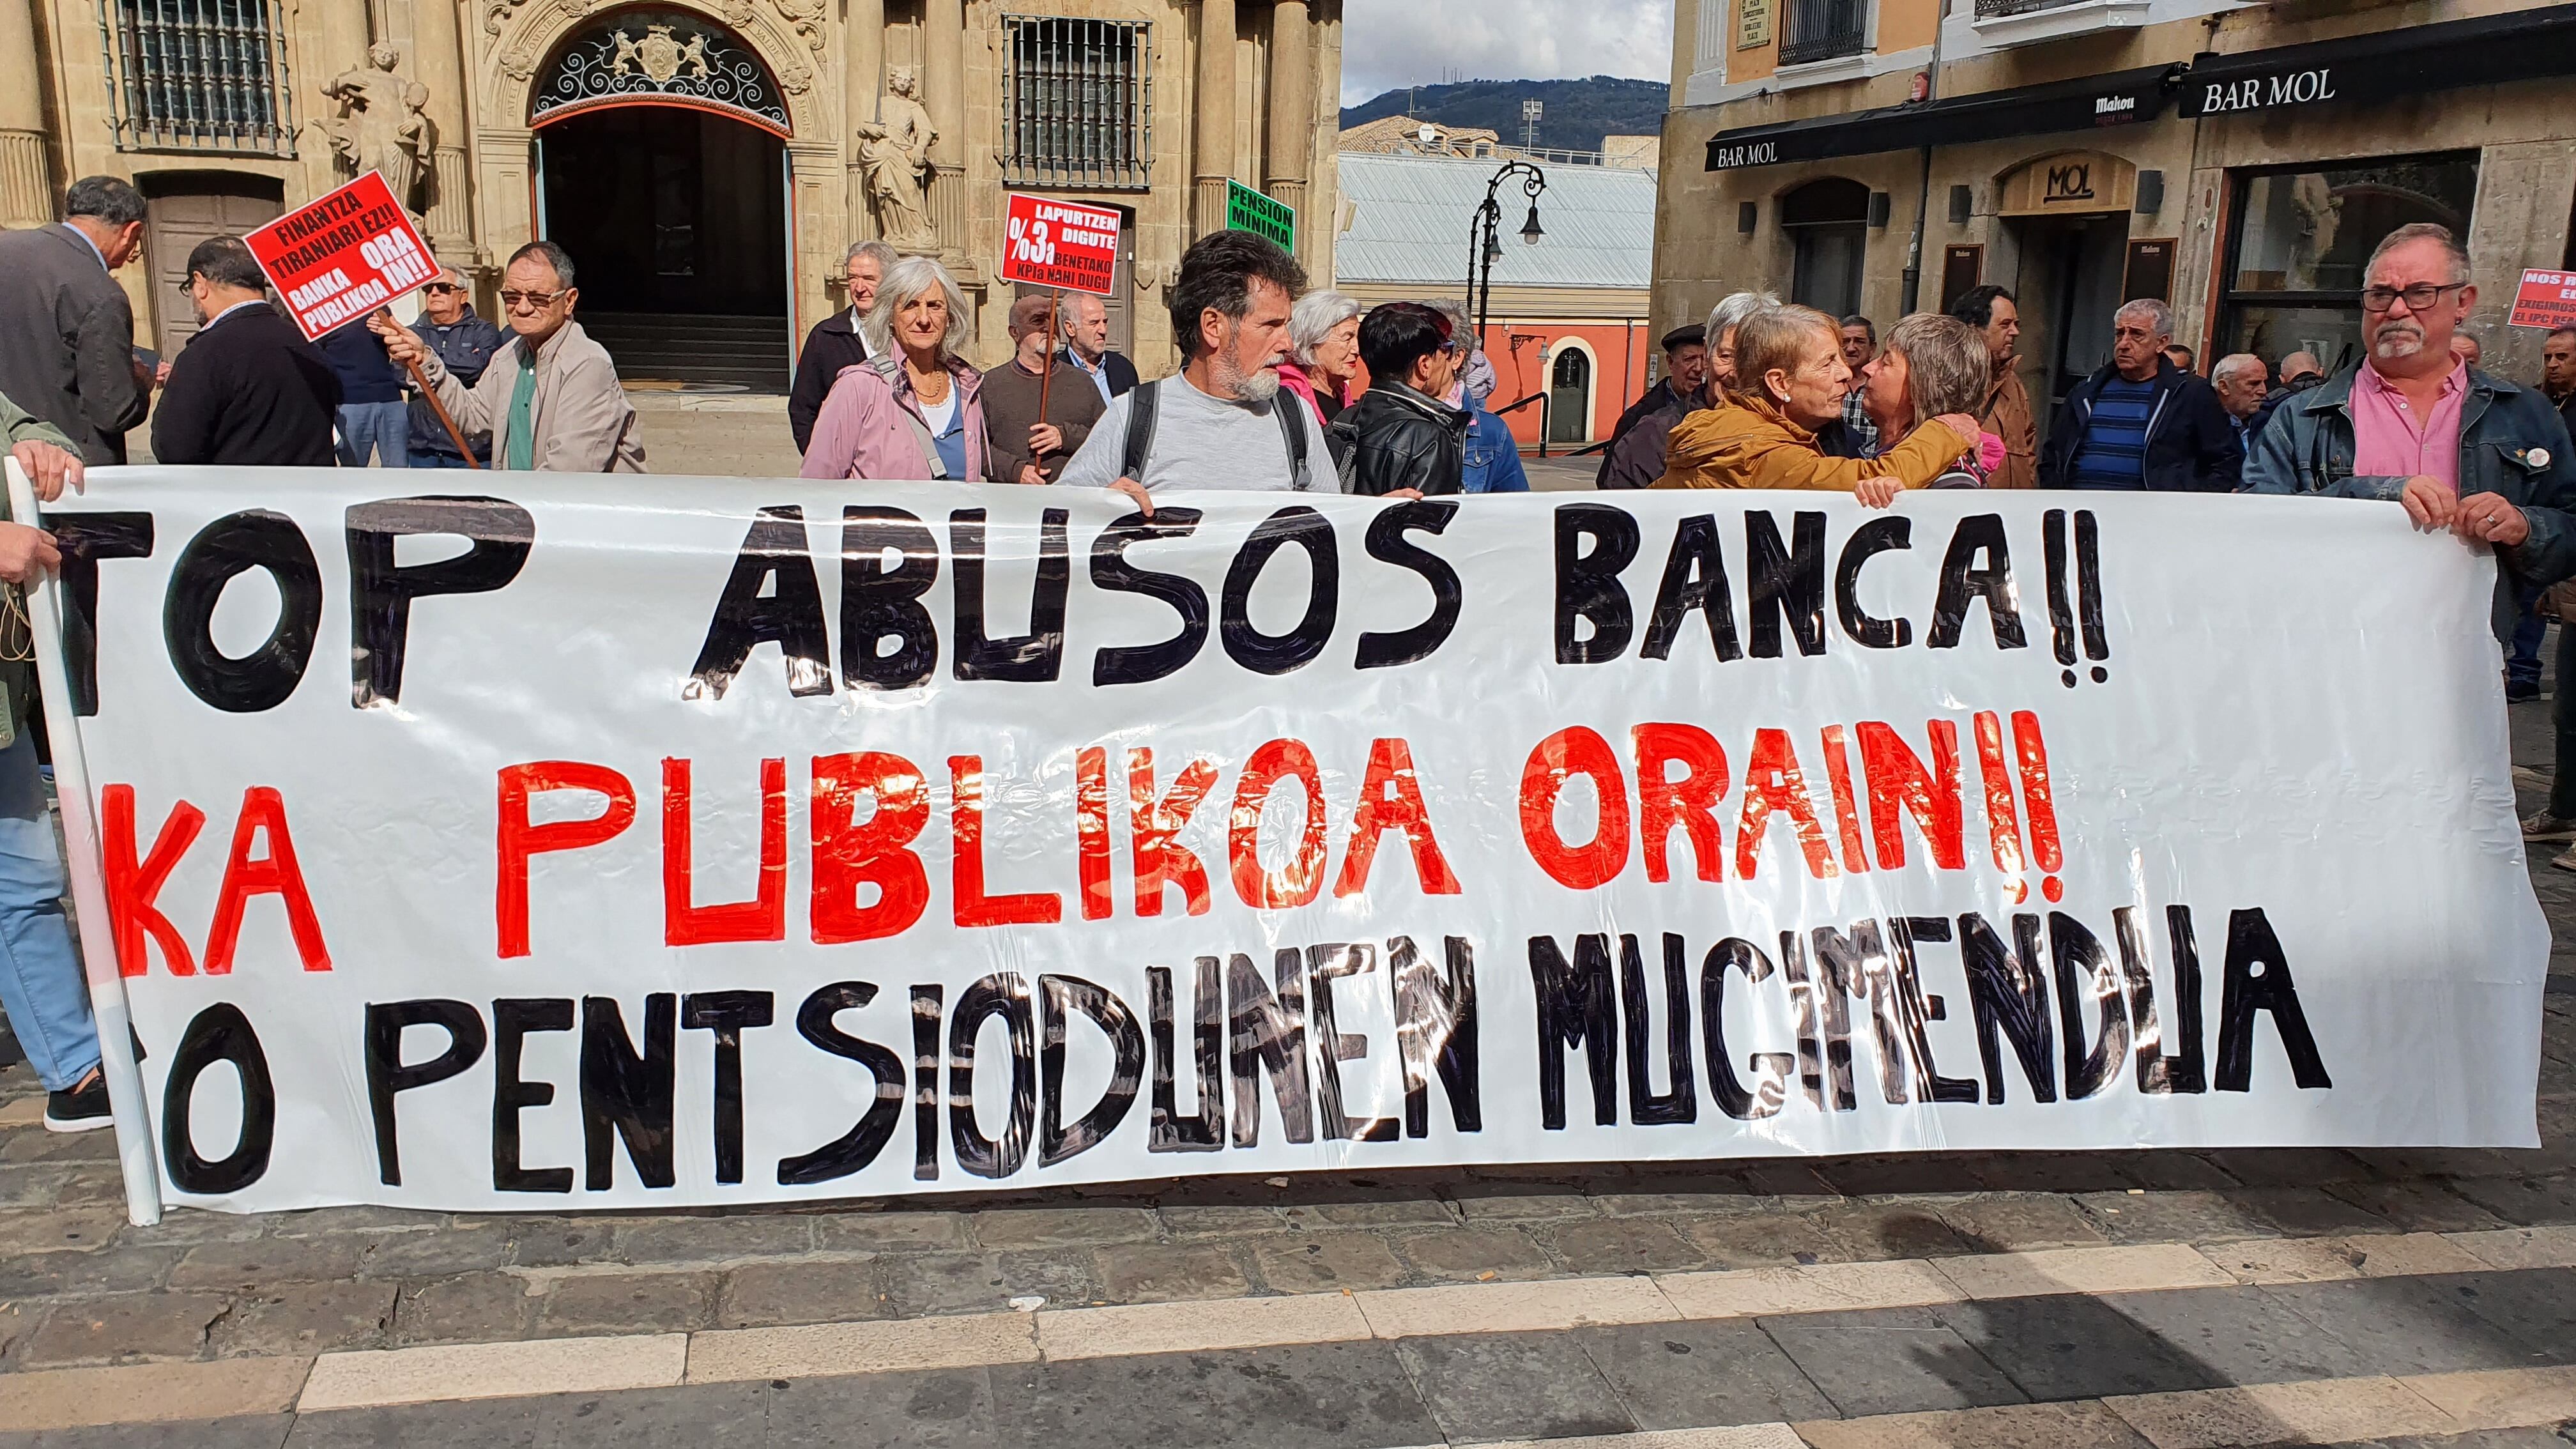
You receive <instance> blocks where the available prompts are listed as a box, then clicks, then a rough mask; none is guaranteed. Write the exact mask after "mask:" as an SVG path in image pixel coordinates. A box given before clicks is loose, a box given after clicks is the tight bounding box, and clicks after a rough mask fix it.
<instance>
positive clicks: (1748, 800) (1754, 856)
mask: <svg viewBox="0 0 2576 1449" xmlns="http://www.w3.org/2000/svg"><path fill="white" fill-rule="evenodd" d="M1774 811H1784V812H1786V813H1787V814H1788V816H1789V822H1790V824H1791V826H1792V827H1794V828H1795V829H1796V831H1797V835H1798V848H1799V849H1800V850H1801V851H1803V852H1804V853H1805V854H1806V857H1807V873H1808V874H1810V875H1812V876H1814V877H1815V878H1816V879H1818V880H1832V879H1833V878H1834V877H1835V876H1837V875H1840V874H1841V873H1842V872H1841V871H1840V869H1838V868H1837V867H1836V866H1835V865H1834V850H1833V847H1832V846H1831V845H1830V844H1828V843H1826V840H1825V828H1824V826H1822V825H1820V824H1818V823H1817V821H1816V803H1815V801H1813V800H1811V799H1809V798H1808V796H1807V777H1806V775H1805V774H1804V772H1802V771H1801V770H1800V769H1799V768H1798V752H1797V749H1796V747H1795V746H1793V745H1791V744H1790V743H1789V732H1788V731H1787V730H1755V731H1754V732H1753V757H1752V759H1751V761H1750V762H1748V763H1747V764H1746V765H1745V767H1744V813H1743V816H1742V817H1741V818H1740V819H1738V820H1737V821H1736V824H1735V874H1736V875H1737V877H1738V878H1740V879H1743V880H1747V881H1750V880H1752V879H1753V871H1754V866H1755V865H1756V864H1757V863H1758V862H1759V861H1760V860H1761V857H1762V836H1763V832H1764V831H1765V830H1766V829H1768V828H1769V826H1770V824H1771V816H1772V813H1773V812H1774Z"/></svg>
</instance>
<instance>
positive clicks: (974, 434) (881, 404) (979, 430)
mask: <svg viewBox="0 0 2576 1449" xmlns="http://www.w3.org/2000/svg"><path fill="white" fill-rule="evenodd" d="M948 375H949V376H950V377H951V378H954V379H955V380H956V387H957V406H958V407H959V408H961V409H963V410H964V417H965V421H966V476H964V477H963V478H955V479H951V480H950V481H951V482H957V483H980V482H982V481H983V479H984V459H985V456H986V455H985V450H984V405H983V403H982V402H980V401H979V400H978V394H980V393H981V392H982V391H983V387H984V375H983V374H982V373H980V372H977V371H976V370H975V369H974V368H972V367H969V366H967V365H966V364H965V363H964V362H962V361H959V360H956V359H951V360H950V361H949V364H948ZM906 414H909V415H910V416H909V417H907V416H906ZM916 419H918V420H920V421H921V423H922V426H924V427H927V426H929V421H928V419H926V418H923V417H922V413H921V403H920V401H919V399H917V398H916V397H915V396H914V395H913V391H912V375H911V374H910V373H907V372H905V371H904V370H903V369H902V368H900V367H898V368H896V369H895V370H894V377H893V379H892V380H891V381H889V380H888V379H887V377H886V376H885V374H883V373H881V372H879V371H877V370H876V369H875V368H873V367H871V366H869V365H867V364H866V363H855V364H853V365H851V366H849V367H845V368H842V369H841V373H840V376H838V377H836V378H834V379H833V380H832V391H831V393H830V394H829V395H828V396H826V397H825V398H824V399H823V411H822V412H821V413H820V414H819V415H817V416H816V417H815V419H814V436H813V438H812V440H811V441H810V442H809V443H808V444H807V445H806V448H805V467H804V470H803V471H804V476H806V477H808V478H884V479H910V480H921V479H927V478H929V477H930V463H929V460H927V459H925V458H924V457H922V453H921V442H920V439H919V438H918V436H917V435H916V434H915V433H914V431H913V421H914V420H916Z"/></svg>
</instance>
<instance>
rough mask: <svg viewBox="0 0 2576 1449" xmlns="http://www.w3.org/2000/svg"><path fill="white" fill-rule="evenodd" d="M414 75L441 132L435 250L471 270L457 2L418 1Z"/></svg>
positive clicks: (432, 201) (433, 207)
mask: <svg viewBox="0 0 2576 1449" xmlns="http://www.w3.org/2000/svg"><path fill="white" fill-rule="evenodd" d="M411 12H412V21H411V34H412V55H411V73H412V75H413V76H414V77H415V78H417V79H418V80H419V81H420V83H421V84H422V85H424V86H427V87H428V88H429V105H428V106H427V107H426V110H427V112H428V115H429V122H430V125H431V126H432V127H433V128H434V129H435V130H436V132H437V149H436V150H435V151H433V152H432V153H431V156H430V165H429V173H430V179H429V186H428V188H427V190H428V192H429V195H428V202H429V215H428V218H427V219H428V222H429V245H430V249H431V250H432V251H435V252H437V253H438V255H439V257H440V258H441V259H442V260H444V261H446V262H447V263H448V264H449V265H450V266H454V267H457V268H459V269H470V267H471V263H472V260H473V257H472V253H473V250H474V218H473V214H472V212H471V210H470V205H471V200H472V192H473V189H474V188H473V185H472V183H471V182H470V181H468V180H467V178H466V162H465V50H464V37H463V36H462V35H461V34H459V32H458V27H457V19H456V0H413V3H412V6H411Z"/></svg>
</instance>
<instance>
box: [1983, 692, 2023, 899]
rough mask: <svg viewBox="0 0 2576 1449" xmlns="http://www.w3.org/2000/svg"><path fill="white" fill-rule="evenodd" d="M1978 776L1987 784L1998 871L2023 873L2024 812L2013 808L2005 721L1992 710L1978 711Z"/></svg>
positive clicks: (1989, 828)
mask: <svg viewBox="0 0 2576 1449" xmlns="http://www.w3.org/2000/svg"><path fill="white" fill-rule="evenodd" d="M1973 723H1974V725H1975V727H1976V731H1977V773H1978V774H1979V775H1981V776H1983V777H1984V779H1985V785H1986V836H1987V839H1988V840H1989V841H1990V842H1991V843H1992V844H1993V846H1994V850H1995V868H1996V869H1997V870H2000V871H2002V872H2003V873H2004V874H2006V875H2014V876H2017V875H2019V874H2021V813H2020V812H2019V811H2018V810H2016V809H2014V808H2013V786H2012V771H2011V770H2010V769H2009V768H2008V767H2007V766H2006V765H2005V764H2004V727H2003V721H2001V720H1999V719H1997V718H1996V717H1995V713H1994V711H1992V710H1983V709H1981V710H1979V711H1977V716H1976V719H1975V720H1974V721H1973Z"/></svg>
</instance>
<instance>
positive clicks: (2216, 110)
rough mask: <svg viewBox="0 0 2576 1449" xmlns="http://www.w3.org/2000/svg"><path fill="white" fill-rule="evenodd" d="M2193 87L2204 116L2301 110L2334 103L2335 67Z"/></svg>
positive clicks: (2209, 83) (2255, 76)
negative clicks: (2278, 108) (2273, 108)
mask: <svg viewBox="0 0 2576 1449" xmlns="http://www.w3.org/2000/svg"><path fill="white" fill-rule="evenodd" d="M2194 84H2196V85H2197V86H2198V87H2199V90H2200V114H2202V115H2204V116H2219V115H2225V114H2226V113H2228V112H2230V111H2258V110H2263V109H2265V108H2267V107H2271V106H2303V105H2307V104H2310V103H2311V102H2315V101H2331V100H2335V99H2337V96H2336V94H2335V77H2334V67H2332V66H2323V65H2321V66H2317V67H2315V68H2314V69H2312V70H2290V71H2280V72H2277V73H2275V74H2272V75H2249V76H2245V77H2243V78H2241V79H2236V80H2211V81H2199V82H2195V83H2194Z"/></svg>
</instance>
